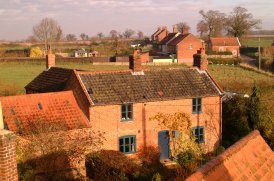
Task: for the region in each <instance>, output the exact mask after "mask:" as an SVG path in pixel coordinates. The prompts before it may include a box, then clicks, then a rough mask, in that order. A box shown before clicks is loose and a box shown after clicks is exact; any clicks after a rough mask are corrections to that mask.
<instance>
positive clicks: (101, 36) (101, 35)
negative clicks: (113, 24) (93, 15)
mask: <svg viewBox="0 0 274 181" xmlns="http://www.w3.org/2000/svg"><path fill="white" fill-rule="evenodd" d="M97 36H98V38H99V39H100V40H101V39H102V38H103V37H104V34H103V33H102V32H99V33H98V34H97Z"/></svg>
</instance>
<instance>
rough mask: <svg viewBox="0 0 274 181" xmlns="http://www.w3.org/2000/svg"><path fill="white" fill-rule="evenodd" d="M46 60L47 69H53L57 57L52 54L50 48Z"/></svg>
mask: <svg viewBox="0 0 274 181" xmlns="http://www.w3.org/2000/svg"><path fill="white" fill-rule="evenodd" d="M46 59H47V62H46V63H47V69H50V68H51V67H54V66H55V55H54V54H52V52H51V48H50V47H49V48H48V54H47V55H46Z"/></svg>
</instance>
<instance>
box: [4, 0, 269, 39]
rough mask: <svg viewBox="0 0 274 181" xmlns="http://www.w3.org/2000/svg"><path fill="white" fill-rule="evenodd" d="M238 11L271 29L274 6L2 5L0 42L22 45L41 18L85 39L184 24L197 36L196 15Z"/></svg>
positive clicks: (163, 2) (191, 0) (45, 0)
mask: <svg viewBox="0 0 274 181" xmlns="http://www.w3.org/2000/svg"><path fill="white" fill-rule="evenodd" d="M235 6H242V7H245V8H247V9H248V11H249V12H251V13H253V15H254V18H259V19H262V28H263V29H268V30H270V29H271V30H273V29H274V0H0V40H1V39H2V40H3V39H4V40H21V39H25V38H27V37H28V36H29V35H31V34H32V27H33V26H34V25H36V24H38V23H39V21H40V20H41V19H42V18H44V17H50V18H53V19H55V20H57V21H58V23H59V24H60V25H61V27H62V29H63V32H64V34H68V33H73V34H76V35H77V36H78V35H79V34H80V33H86V34H88V35H89V36H92V35H96V34H97V33H98V32H103V33H104V34H109V31H110V30H112V29H115V30H118V31H123V30H125V29H126V28H131V29H134V30H136V31H137V30H142V31H143V32H144V33H145V34H146V35H150V34H152V33H153V32H154V31H155V29H156V28H157V26H159V25H167V26H168V27H169V29H170V30H171V26H172V25H173V24H175V23H177V22H180V21H185V22H187V23H188V24H189V25H190V26H191V32H192V33H196V24H197V23H198V21H199V20H200V19H201V16H200V15H199V13H198V12H199V10H201V9H203V10H205V11H207V10H209V9H213V10H220V11H222V12H225V13H229V12H231V11H232V9H233V7H235Z"/></svg>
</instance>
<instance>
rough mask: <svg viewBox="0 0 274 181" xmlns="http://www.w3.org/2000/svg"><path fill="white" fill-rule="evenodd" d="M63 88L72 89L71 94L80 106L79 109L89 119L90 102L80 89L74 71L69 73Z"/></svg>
mask: <svg viewBox="0 0 274 181" xmlns="http://www.w3.org/2000/svg"><path fill="white" fill-rule="evenodd" d="M65 90H72V92H73V95H74V96H75V99H76V101H77V103H78V105H79V107H80V108H81V110H82V111H83V112H84V114H85V115H86V116H87V118H88V119H89V106H90V103H89V101H88V99H87V96H86V95H85V93H84V91H83V90H82V87H81V84H80V81H79V80H78V78H77V76H76V74H75V72H74V73H73V74H72V75H71V77H70V79H69V81H68V83H67V85H66V88H65Z"/></svg>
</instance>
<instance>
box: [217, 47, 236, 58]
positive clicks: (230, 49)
mask: <svg viewBox="0 0 274 181" xmlns="http://www.w3.org/2000/svg"><path fill="white" fill-rule="evenodd" d="M220 47H222V48H223V51H229V52H232V51H236V52H237V54H236V55H235V56H234V57H238V56H240V47H239V46H213V47H212V51H216V52H220V49H219V48H220Z"/></svg>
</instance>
